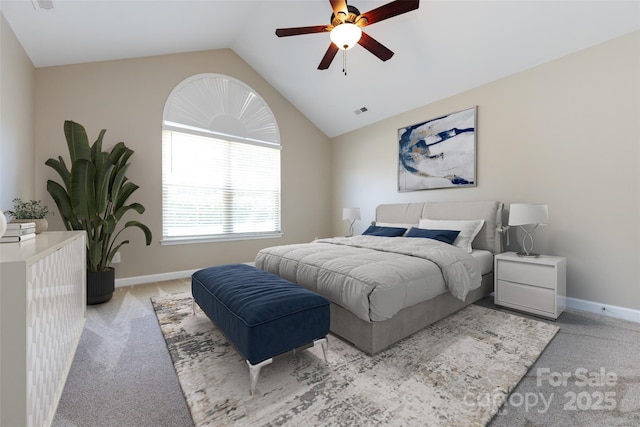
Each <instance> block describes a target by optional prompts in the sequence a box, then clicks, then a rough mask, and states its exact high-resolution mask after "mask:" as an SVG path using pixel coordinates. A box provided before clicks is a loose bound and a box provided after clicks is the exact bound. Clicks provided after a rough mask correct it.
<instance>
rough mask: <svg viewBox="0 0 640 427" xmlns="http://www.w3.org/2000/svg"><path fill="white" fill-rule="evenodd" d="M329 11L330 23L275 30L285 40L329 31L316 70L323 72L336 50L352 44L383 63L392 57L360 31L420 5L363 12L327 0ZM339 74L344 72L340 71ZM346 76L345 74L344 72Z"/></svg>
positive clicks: (405, 1) (399, 2) (416, 1)
mask: <svg viewBox="0 0 640 427" xmlns="http://www.w3.org/2000/svg"><path fill="white" fill-rule="evenodd" d="M329 3H331V7H332V8H333V14H332V15H331V24H329V25H315V26H312V27H293V28H278V29H277V30H276V36H278V37H288V36H299V35H302V34H313V33H323V32H330V33H331V34H330V36H331V44H330V45H329V48H328V49H327V52H326V53H325V54H324V57H323V58H322V61H320V65H318V70H326V69H327V68H329V65H331V61H333V58H334V57H335V56H336V53H338V50H348V49H351V48H352V47H353V46H355V45H356V44H359V45H360V46H362V47H364V48H365V49H367V50H368V51H369V52H371V53H373V54H374V55H375V56H377V57H378V58H380V59H381V60H382V61H387V60H388V59H390V58H391V57H392V56H393V52H392V51H391V50H389V49H388V48H387V47H385V46H384V45H382V44H381V43H380V42H378V41H377V40H375V39H374V38H373V37H371V36H369V35H367V33H365V32H363V31H362V28H364V27H366V26H367V25H371V24H375V23H376V22H380V21H383V20H385V19H388V18H393V17H394V16H398V15H401V14H403V13H407V12H411V11H412V10H415V9H417V8H418V6H419V5H420V0H396V1H392V2H391V3H387V4H385V5H383V6H380V7H378V8H376V9H372V10H370V11H368V12H365V13H362V14H361V13H360V11H359V10H358V9H357V8H356V7H355V6H351V5H347V2H346V0H329ZM343 71H345V70H344V69H343ZM345 74H346V71H345Z"/></svg>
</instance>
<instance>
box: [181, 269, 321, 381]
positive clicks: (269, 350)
mask: <svg viewBox="0 0 640 427" xmlns="http://www.w3.org/2000/svg"><path fill="white" fill-rule="evenodd" d="M191 292H192V294H193V299H194V303H195V304H198V305H199V306H200V308H201V309H202V311H204V312H205V313H206V315H207V316H208V317H209V318H210V319H211V320H212V321H213V323H215V324H216V326H217V327H218V328H219V329H220V330H221V331H222V332H223V333H224V334H225V336H226V337H227V339H228V340H229V341H231V342H232V343H233V345H234V346H235V347H236V349H237V350H238V351H239V352H240V353H241V354H242V355H243V356H244V358H245V359H247V364H248V365H249V374H250V379H251V389H250V390H251V394H253V393H254V392H255V386H256V383H257V381H258V376H259V374H260V369H261V368H262V367H263V366H265V365H268V364H270V363H271V362H272V361H273V357H274V356H277V355H279V354H282V353H286V352H289V351H291V350H295V349H296V348H298V347H301V346H303V345H307V344H310V343H313V344H314V345H316V344H321V345H322V350H323V353H324V357H325V360H326V358H327V339H326V335H327V334H328V333H329V301H328V300H327V299H326V298H324V297H322V296H320V295H318V294H316V293H314V292H311V291H309V290H307V289H304V288H302V287H300V286H298V285H296V284H294V283H291V282H289V281H287V280H285V279H283V278H281V277H278V276H276V275H274V274H271V273H268V272H266V271H263V270H260V269H258V268H255V267H252V266H250V265H247V264H229V265H222V266H218V267H210V268H205V269H203V270H199V271H197V272H195V273H194V274H193V275H192V276H191ZM194 308H195V306H194Z"/></svg>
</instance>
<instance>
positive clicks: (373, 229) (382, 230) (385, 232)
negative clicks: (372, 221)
mask: <svg viewBox="0 0 640 427" xmlns="http://www.w3.org/2000/svg"><path fill="white" fill-rule="evenodd" d="M405 231H407V229H406V228H402V227H380V226H377V225H370V226H369V228H367V229H366V230H364V233H362V234H363V235H367V236H383V237H399V236H402V235H403V234H404V232H405Z"/></svg>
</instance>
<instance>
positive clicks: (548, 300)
mask: <svg viewBox="0 0 640 427" xmlns="http://www.w3.org/2000/svg"><path fill="white" fill-rule="evenodd" d="M496 303H498V304H503V303H504V304H506V305H513V306H519V307H522V308H523V309H535V310H539V311H545V312H547V313H550V314H553V313H554V312H555V303H556V294H555V292H554V291H553V290H551V289H544V288H536V287H533V286H527V285H521V284H519V283H511V282H505V281H503V280H498V288H497V289H496ZM515 308H517V307H515Z"/></svg>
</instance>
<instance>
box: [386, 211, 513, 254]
mask: <svg viewBox="0 0 640 427" xmlns="http://www.w3.org/2000/svg"><path fill="white" fill-rule="evenodd" d="M503 206H504V205H503V204H502V203H501V202H498V201H481V202H425V203H395V204H384V205H379V206H378V207H377V208H376V221H380V222H390V223H393V222H397V223H408V224H416V226H417V224H418V222H420V219H421V218H428V219H459V220H462V219H467V220H468V219H484V225H483V226H482V229H481V230H480V232H479V233H478V235H477V236H476V238H475V239H473V243H472V246H473V247H474V248H475V249H485V250H488V251H491V252H493V253H494V254H497V253H500V252H502V234H501V231H500V230H501V228H502V208H503Z"/></svg>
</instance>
